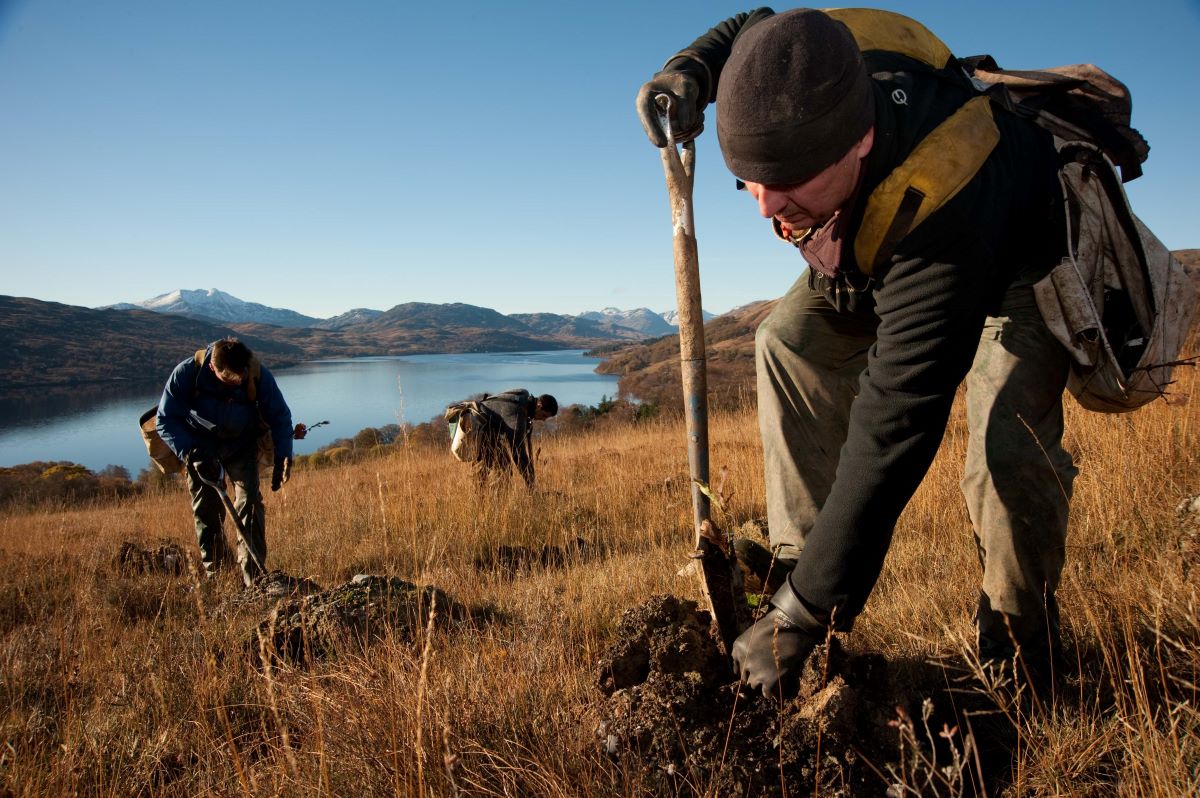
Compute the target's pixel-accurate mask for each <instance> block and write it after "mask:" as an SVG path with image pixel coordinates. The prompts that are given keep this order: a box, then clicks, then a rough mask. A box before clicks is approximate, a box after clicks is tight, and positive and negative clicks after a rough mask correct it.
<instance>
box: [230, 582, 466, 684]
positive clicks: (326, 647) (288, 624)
mask: <svg viewBox="0 0 1200 798" xmlns="http://www.w3.org/2000/svg"><path fill="white" fill-rule="evenodd" d="M486 614H487V613H486V611H482V610H474V611H473V610H471V609H470V608H468V607H466V606H465V605H463V604H460V603H459V602H457V601H455V600H454V599H452V598H450V597H449V596H448V595H446V594H445V593H444V592H443V591H441V590H440V589H438V588H436V587H433V586H431V585H425V586H419V585H415V584H413V583H412V582H408V581H405V580H403V579H400V578H398V577H386V576H377V575H373V574H359V575H358V576H355V577H354V578H353V579H351V580H350V581H349V582H346V583H345V584H342V585H339V586H337V587H334V588H331V589H329V590H324V591H320V592H316V593H312V594H310V595H300V594H296V595H293V596H292V597H291V598H289V599H286V600H283V601H279V602H278V603H277V604H276V605H275V606H274V607H273V608H272V609H271V611H270V612H269V613H268V615H267V617H266V618H265V619H264V620H263V621H262V622H261V623H259V624H258V626H256V627H255V629H254V630H253V631H252V632H251V633H250V635H249V637H248V638H247V639H246V641H245V649H246V653H247V655H248V656H249V657H250V659H251V661H252V662H254V663H255V664H263V663H265V662H266V661H268V660H269V661H271V662H272V663H285V662H286V663H291V664H296V665H308V664H311V663H313V662H314V661H316V660H321V659H325V658H327V657H329V656H331V655H332V654H333V653H334V652H335V651H336V650H337V648H338V647H339V646H341V645H345V644H347V643H355V644H359V645H365V644H369V643H370V642H372V641H373V640H375V639H378V638H381V637H384V636H393V637H396V638H399V639H402V640H412V639H415V638H416V636H417V635H418V633H419V632H420V630H421V629H422V628H424V627H425V626H426V625H427V624H429V623H432V624H433V625H435V626H438V627H444V626H446V625H448V624H449V623H452V622H456V621H465V620H467V619H470V618H473V617H480V616H483V615H486Z"/></svg>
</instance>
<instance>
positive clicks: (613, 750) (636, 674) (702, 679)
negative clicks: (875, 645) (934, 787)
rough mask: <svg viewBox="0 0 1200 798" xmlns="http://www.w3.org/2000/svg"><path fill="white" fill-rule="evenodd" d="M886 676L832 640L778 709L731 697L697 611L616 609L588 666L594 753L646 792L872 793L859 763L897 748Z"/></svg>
mask: <svg viewBox="0 0 1200 798" xmlns="http://www.w3.org/2000/svg"><path fill="white" fill-rule="evenodd" d="M887 679H888V675H887V668H886V663H885V662H884V661H883V660H882V658H879V657H857V658H851V657H848V656H847V655H846V654H845V652H844V651H843V650H842V648H841V646H840V645H839V644H838V643H837V641H836V640H831V641H830V643H829V644H827V645H822V646H820V647H818V649H817V651H816V652H815V653H814V655H813V656H811V657H810V658H809V660H808V662H807V663H806V665H805V668H804V671H803V674H802V676H801V678H800V687H799V692H798V694H797V696H796V697H795V698H793V699H791V700H789V701H787V702H785V703H784V704H783V705H782V706H780V705H779V704H777V703H776V702H775V701H773V700H768V699H766V698H764V697H762V696H761V695H760V694H757V693H751V692H750V691H748V690H746V689H745V688H742V689H741V690H739V686H738V684H737V683H736V681H735V680H734V677H733V674H732V671H731V669H730V667H729V665H728V664H727V663H726V661H725V660H724V658H723V657H722V656H721V654H720V651H719V649H718V648H717V643H716V640H715V638H714V637H713V635H712V634H711V633H710V624H709V616H708V613H706V612H702V611H699V610H698V609H697V607H696V604H695V602H692V601H687V600H683V599H679V598H676V597H673V596H655V597H653V598H651V599H650V600H649V601H647V602H646V603H645V604H643V605H641V606H639V607H635V608H633V609H630V610H628V611H626V612H625V614H624V615H623V616H622V618H621V621H620V624H619V626H618V629H617V634H616V640H615V642H614V643H613V644H612V645H611V646H610V647H609V649H608V650H607V651H606V652H605V654H604V656H603V657H602V659H601V661H600V663H599V667H598V673H597V681H598V685H599V687H600V690H601V691H602V692H603V693H604V694H605V695H606V696H607V698H606V699H605V701H604V704H603V707H602V717H603V720H602V722H601V724H600V727H599V729H598V735H599V738H600V746H601V748H602V750H603V751H604V752H605V753H607V754H608V755H609V756H610V757H613V758H614V759H616V760H618V761H619V762H621V764H622V767H623V770H625V771H626V772H632V773H636V774H637V775H638V780H639V781H640V782H641V783H643V784H644V785H645V786H646V787H647V788H648V789H649V791H651V792H653V793H655V794H659V793H662V794H672V795H673V794H677V793H680V792H682V793H683V794H689V793H691V792H695V793H697V794H704V795H731V796H732V795H812V794H819V795H844V796H858V795H880V794H882V793H883V791H884V789H886V786H887V785H886V783H884V782H883V781H881V780H880V778H879V777H878V775H876V774H875V772H874V771H872V770H870V767H872V766H874V767H880V766H881V764H882V763H883V761H884V759H885V758H887V757H889V756H890V757H891V758H895V756H896V751H897V750H898V737H897V731H896V728H895V724H894V723H892V724H889V722H888V721H889V719H894V718H895V717H896V714H895V708H894V707H895V703H894V702H891V701H888V700H881V699H885V697H886V696H887V695H888V692H889V691H888V688H887V686H886V681H887ZM864 760H866V761H864ZM868 762H870V763H871V764H870V765H868ZM881 770H882V768H881Z"/></svg>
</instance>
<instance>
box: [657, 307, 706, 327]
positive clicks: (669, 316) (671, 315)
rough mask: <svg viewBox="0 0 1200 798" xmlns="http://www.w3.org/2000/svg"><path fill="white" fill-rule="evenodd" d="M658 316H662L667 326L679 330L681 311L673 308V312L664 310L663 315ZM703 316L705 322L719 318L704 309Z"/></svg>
mask: <svg viewBox="0 0 1200 798" xmlns="http://www.w3.org/2000/svg"><path fill="white" fill-rule="evenodd" d="M658 315H660V316H662V318H663V321H665V322H666V323H667V324H670V325H671V328H672V329H678V327H679V311H677V310H675V309H674V308H672V309H671V310H664V311H663V312H662V313H660V314H658ZM701 315H703V316H704V320H705V321H708V320H709V319H715V318H716V317H717V314H715V313H709V312H708V311H707V310H703V309H702V310H701Z"/></svg>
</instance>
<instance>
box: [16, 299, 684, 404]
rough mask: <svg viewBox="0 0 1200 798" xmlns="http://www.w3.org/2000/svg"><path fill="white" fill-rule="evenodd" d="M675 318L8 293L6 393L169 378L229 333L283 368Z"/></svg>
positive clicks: (548, 342) (545, 339) (626, 335)
mask: <svg viewBox="0 0 1200 798" xmlns="http://www.w3.org/2000/svg"><path fill="white" fill-rule="evenodd" d="M665 324H666V322H665V321H664V320H663V319H662V317H661V316H659V315H658V314H654V313H653V312H651V311H648V310H646V309H644V308H643V309H639V310H638V311H629V312H625V311H619V310H616V309H613V308H607V309H605V310H604V311H597V312H595V313H593V314H581V315H579V316H570V315H563V314H556V313H517V314H512V315H504V314H502V313H499V312H497V311H495V310H492V309H491V308H484V307H479V306H476V305H468V304H464V303H449V304H442V305H434V304H429V303H422V302H408V303H405V304H402V305H397V306H395V307H393V308H391V309H389V310H386V311H381V310H373V309H368V308H356V309H354V310H350V311H347V312H346V313H343V314H340V315H338V316H335V317H332V318H329V319H317V318H313V317H311V316H305V315H303V314H300V313H296V312H295V311H292V310H287V309H283V308H272V307H268V306H265V305H261V304H258V303H254V302H245V301H243V300H241V299H238V298H237V297H234V296H232V295H230V294H227V293H225V292H223V291H218V290H215V289H213V290H210V291H184V290H180V291H173V292H171V293H169V294H163V295H161V296H158V297H154V298H153V299H149V300H145V301H144V302H138V303H125V304H120V305H113V306H108V307H104V308H85V307H78V306H72V305H63V304H60V303H56V302H43V301H41V300H37V299H30V298H23V297H5V296H0V395H5V396H17V395H25V394H28V393H29V392H34V394H35V395H36V394H37V393H47V392H56V393H57V392H63V391H78V390H79V388H80V386H85V385H96V386H99V385H104V384H111V385H122V384H123V385H130V386H138V387H141V386H145V385H150V384H158V383H161V382H162V380H163V379H164V378H165V375H166V374H167V373H169V371H170V369H171V368H172V367H174V366H175V365H176V364H177V363H178V362H179V361H180V360H182V359H184V358H185V357H186V356H187V355H188V354H189V353H191V352H192V351H194V350H195V349H196V348H197V347H198V346H202V345H203V344H205V343H207V342H209V341H213V340H216V339H218V338H222V337H225V336H229V335H236V336H238V337H240V338H241V339H243V340H244V341H246V343H247V344H248V345H249V346H250V347H251V348H252V349H254V350H255V351H256V352H259V353H260V354H261V355H262V356H263V359H264V361H265V362H266V363H267V364H268V365H270V366H272V367H274V368H282V367H285V366H289V365H294V364H296V363H300V362H303V361H306V360H316V359H322V358H333V357H364V356H380V355H406V354H436V353H452V352H504V351H520V350H546V349H592V348H595V347H597V346H603V345H609V346H620V345H622V344H627V343H636V342H639V341H644V340H647V339H651V338H652V337H653V336H655V335H656V334H661V332H660V331H662V330H663V329H664V326H663V325H665ZM627 325H637V326H639V327H645V328H646V329H645V330H642V329H636V328H635V327H634V326H627ZM667 329H668V330H671V331H673V330H674V328H670V327H667Z"/></svg>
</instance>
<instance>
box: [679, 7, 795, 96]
mask: <svg viewBox="0 0 1200 798" xmlns="http://www.w3.org/2000/svg"><path fill="white" fill-rule="evenodd" d="M774 15H775V12H774V11H772V10H771V9H770V8H766V7H763V8H756V9H754V10H753V11H744V12H742V13H741V14H738V15H736V16H732V17H730V18H729V19H727V20H725V21H724V22H721V23H718V24H717V25H716V26H714V27H712V28H710V29H709V30H708V32H707V33H705V34H704V35H703V36H701V37H700V38H699V39H696V41H694V42H692V43H691V44H690V45H688V46H687V47H685V48H684V49H682V50H680V51H679V52H678V53H676V54H675V55H673V56H671V58H670V59H668V60H667V64H666V66H665V67H664V69H676V68H682V69H685V70H686V69H687V66H686V65H687V62H688V61H695V62H697V63H699V64H700V65H701V66H702V67H703V72H702V73H695V72H694V74H703V76H704V80H705V85H706V87H707V95H706V93H705V92H704V91H702V92H701V96H702V97H704V99H705V101H706V102H707V103H711V102H713V101H715V100H716V99H717V83H718V82H719V81H720V77H721V70H722V69H724V68H725V62H726V61H728V60H729V54H730V53H731V52H732V51H733V43H734V42H735V41H737V37H738V36H739V35H740V34H741V33H742V31H744V30H745V29H746V28H748V27H750V26H751V25H754V24H757V23H759V22H762V21H763V20H764V19H766V18H768V17H772V16H774Z"/></svg>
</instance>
